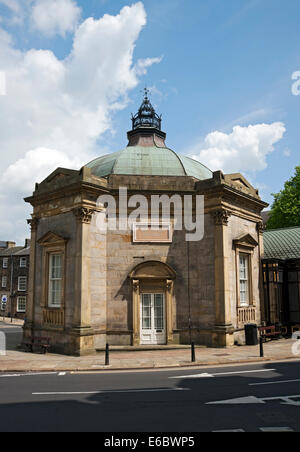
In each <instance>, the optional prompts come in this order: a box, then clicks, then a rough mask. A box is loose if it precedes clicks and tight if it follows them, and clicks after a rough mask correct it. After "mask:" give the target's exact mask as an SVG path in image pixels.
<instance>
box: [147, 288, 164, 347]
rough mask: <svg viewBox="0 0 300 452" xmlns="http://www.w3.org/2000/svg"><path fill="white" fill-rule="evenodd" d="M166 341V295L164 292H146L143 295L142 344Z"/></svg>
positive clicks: (158, 343)
mask: <svg viewBox="0 0 300 452" xmlns="http://www.w3.org/2000/svg"><path fill="white" fill-rule="evenodd" d="M165 343H166V319H165V296H164V294H162V293H154V294H150V293H144V294H142V295H141V344H142V345H147V344H149V345H160V344H165Z"/></svg>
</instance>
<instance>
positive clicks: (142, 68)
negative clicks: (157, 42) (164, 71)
mask: <svg viewBox="0 0 300 452" xmlns="http://www.w3.org/2000/svg"><path fill="white" fill-rule="evenodd" d="M162 59H163V57H160V58H145V59H142V60H139V61H138V62H137V64H136V66H135V72H136V75H145V74H147V69H148V68H149V67H150V66H152V65H153V64H159V63H161V61H162Z"/></svg>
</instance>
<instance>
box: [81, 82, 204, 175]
mask: <svg viewBox="0 0 300 452" xmlns="http://www.w3.org/2000/svg"><path fill="white" fill-rule="evenodd" d="M148 92H149V91H148V90H145V97H144V100H143V103H142V105H141V107H140V109H139V111H138V113H137V114H136V115H135V116H132V130H131V131H130V132H128V134H127V135H128V139H129V144H128V146H127V148H125V149H124V150H123V151H120V152H115V153H113V154H109V155H105V156H103V157H99V158H97V159H96V160H93V161H92V162H90V163H88V164H87V165H86V166H87V167H88V168H91V170H92V174H93V175H94V176H97V177H108V176H109V175H111V174H119V175H132V176H192V177H195V178H196V179H198V180H205V179H211V178H212V177H213V174H212V172H211V171H210V170H209V169H208V168H206V167H205V166H204V165H202V164H201V163H200V162H198V161H196V160H193V159H191V158H189V157H186V156H183V155H179V154H176V153H175V152H174V151H172V150H171V149H169V148H167V147H166V145H165V138H166V134H165V133H164V132H162V131H161V116H158V115H157V114H156V112H155V110H154V108H153V107H152V105H151V102H150V100H149V98H148Z"/></svg>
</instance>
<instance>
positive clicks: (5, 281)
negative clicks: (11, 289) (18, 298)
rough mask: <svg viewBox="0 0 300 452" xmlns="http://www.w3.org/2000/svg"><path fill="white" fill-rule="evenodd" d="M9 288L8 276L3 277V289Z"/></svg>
mask: <svg viewBox="0 0 300 452" xmlns="http://www.w3.org/2000/svg"><path fill="white" fill-rule="evenodd" d="M6 286H7V276H2V287H6Z"/></svg>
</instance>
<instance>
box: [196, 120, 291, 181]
mask: <svg viewBox="0 0 300 452" xmlns="http://www.w3.org/2000/svg"><path fill="white" fill-rule="evenodd" d="M285 131H286V129H285V125H284V124H283V123H282V122H274V123H273V124H256V125H250V126H248V127H241V126H236V127H234V128H233V131H232V133H230V134H226V133H222V132H218V131H215V132H212V133H210V134H209V135H207V137H206V138H205V140H204V143H200V144H197V145H196V146H194V148H193V149H192V151H191V152H190V153H191V154H193V155H192V157H194V158H196V159H197V160H199V161H201V163H204V164H205V165H207V166H208V167H209V168H210V169H211V170H213V171H216V170H220V169H221V170H223V171H224V172H225V173H234V172H244V173H249V172H250V173H255V172H257V171H262V170H264V169H265V168H266V167H267V156H268V155H269V154H270V153H272V152H273V151H274V146H275V144H276V143H278V142H279V141H280V140H281V139H282V137H283V135H284V133H285Z"/></svg>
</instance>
